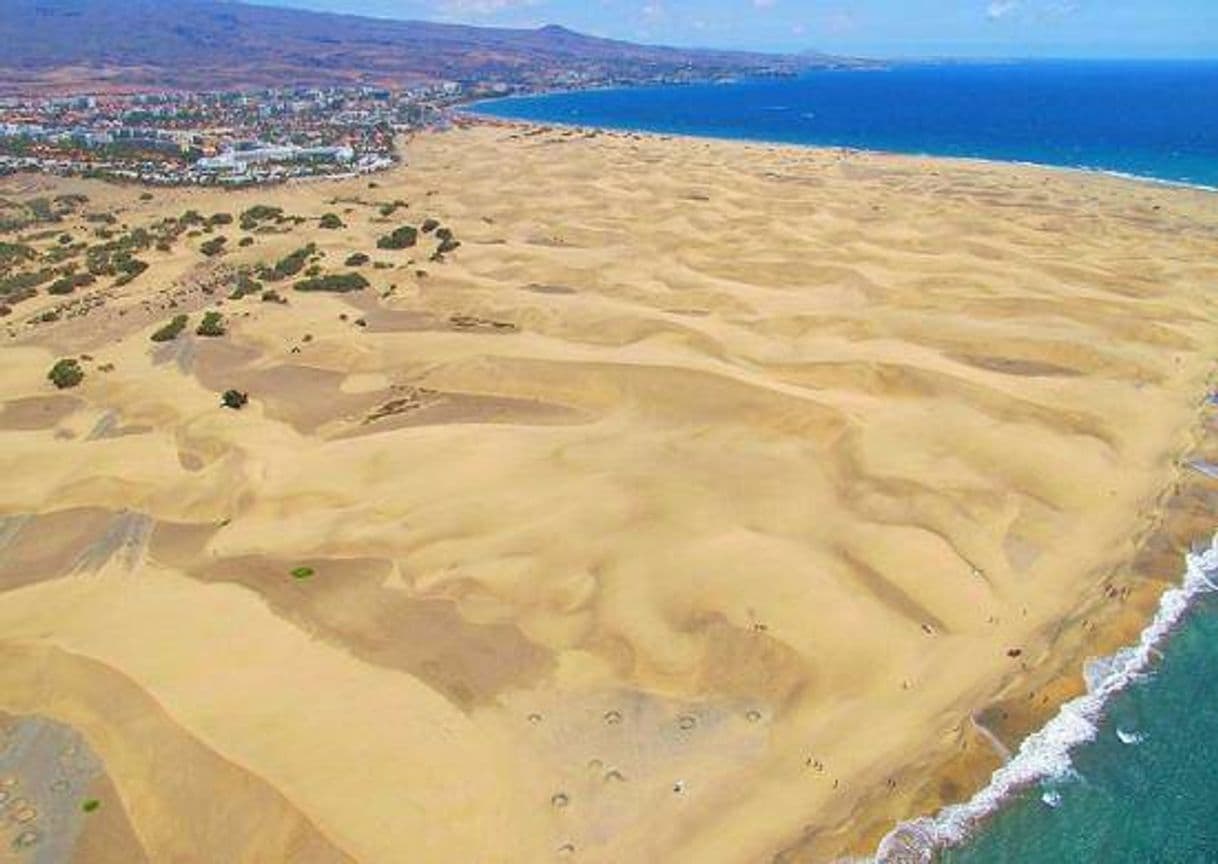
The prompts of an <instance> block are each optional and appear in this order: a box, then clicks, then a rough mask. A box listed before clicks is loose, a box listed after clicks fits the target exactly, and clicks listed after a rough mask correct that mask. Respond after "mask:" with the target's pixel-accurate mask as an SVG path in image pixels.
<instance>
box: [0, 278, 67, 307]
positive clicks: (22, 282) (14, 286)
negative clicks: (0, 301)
mask: <svg viewBox="0 0 1218 864" xmlns="http://www.w3.org/2000/svg"><path fill="white" fill-rule="evenodd" d="M54 278H55V271H54V270H35V271H34V272H32V273H14V274H13V275H12V276H4V277H0V297H2V298H4V301H5V302H6V303H20V302H21V301H22V300H27V299H29V298H30V297H33V296H34V295H35V294H37V293H38V292H37V291H35V290H34V289H36V288H37V287H38V286H39V285H42V284H43V283H44V282H50V281H51V280H52V279H54Z"/></svg>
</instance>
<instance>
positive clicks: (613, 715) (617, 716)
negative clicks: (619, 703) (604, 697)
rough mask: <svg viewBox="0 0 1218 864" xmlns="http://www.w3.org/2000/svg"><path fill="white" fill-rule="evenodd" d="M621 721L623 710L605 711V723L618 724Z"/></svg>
mask: <svg viewBox="0 0 1218 864" xmlns="http://www.w3.org/2000/svg"><path fill="white" fill-rule="evenodd" d="M621 722H622V712H621V711H606V712H605V723H607V724H608V725H610V726H616V725H617V724H619V723H621Z"/></svg>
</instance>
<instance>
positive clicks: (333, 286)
mask: <svg viewBox="0 0 1218 864" xmlns="http://www.w3.org/2000/svg"><path fill="white" fill-rule="evenodd" d="M367 287H368V280H367V279H365V278H364V277H363V276H361V275H360V274H358V273H342V274H332V275H329V276H315V277H313V278H312V279H303V280H301V281H300V282H297V283H296V285H295V288H296V290H297V291H329V292H331V293H335V294H346V293H348V292H351V291H363V290H364V289H365V288H367Z"/></svg>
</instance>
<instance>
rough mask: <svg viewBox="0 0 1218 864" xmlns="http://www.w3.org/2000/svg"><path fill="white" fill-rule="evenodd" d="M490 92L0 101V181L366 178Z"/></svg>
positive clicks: (435, 87)
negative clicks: (413, 139)
mask: <svg viewBox="0 0 1218 864" xmlns="http://www.w3.org/2000/svg"><path fill="white" fill-rule="evenodd" d="M499 92H500V91H498V90H496V89H495V88H478V89H476V90H471V88H468V87H465V86H462V85H461V84H459V83H456V82H441V83H436V84H427V85H420V86H416V87H412V88H409V89H402V90H390V89H385V88H376V87H351V88H341V87H325V88H321V87H289V88H268V89H262V90H256V91H238V92H208V93H190V92H165V93H141V94H135V95H108V96H91V95H87V96H70V97H63V98H45V99H32V98H18V97H12V98H5V99H0V175H3V174H10V173H16V172H18V171H43V172H47V173H51V174H57V175H60V176H67V177H90V178H99V179H109V180H116V181H136V182H140V183H146V184H150V185H157V186H180V185H203V186H210V185H250V184H261V183H275V182H281V181H284V180H288V179H293V178H309V177H342V176H352V175H357V174H368V173H372V172H376V171H381V170H384V169H386V168H389V167H391V166H392V165H394V164H395V163H396V161H397V155H396V153H395V150H394V143H393V142H394V138H395V137H396V136H398V135H400V134H403V133H409V132H412V131H417V130H419V129H422V128H425V127H436V126H442V125H444V124H447V123H448V122H450V109H451V106H453V105H454V104H456V103H457V102H459V101H462V100H466V99H470V98H478V97H480V96H492V95H499ZM503 92H507V91H506V88H504V90H503Z"/></svg>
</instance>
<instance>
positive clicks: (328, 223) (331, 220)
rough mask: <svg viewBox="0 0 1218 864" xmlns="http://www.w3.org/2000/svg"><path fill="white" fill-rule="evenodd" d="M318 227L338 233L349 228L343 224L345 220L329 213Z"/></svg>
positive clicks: (322, 218) (323, 217)
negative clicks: (341, 229) (339, 230)
mask: <svg viewBox="0 0 1218 864" xmlns="http://www.w3.org/2000/svg"><path fill="white" fill-rule="evenodd" d="M318 227H320V228H324V229H326V230H327V231H337V230H338V229H340V228H345V227H347V226H346V225H344V224H343V220H342V219H340V218H338V216H337V214H334V213H327V214H326V215H325V216H322V217H321V221H320V222H319V223H318Z"/></svg>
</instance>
